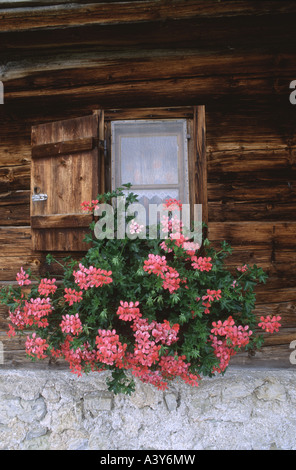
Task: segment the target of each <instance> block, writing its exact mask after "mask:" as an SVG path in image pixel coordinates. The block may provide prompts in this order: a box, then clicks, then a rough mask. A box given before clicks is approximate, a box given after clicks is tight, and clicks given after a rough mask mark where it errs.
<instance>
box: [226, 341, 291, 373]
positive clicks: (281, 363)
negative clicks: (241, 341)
mask: <svg viewBox="0 0 296 470" xmlns="http://www.w3.org/2000/svg"><path fill="white" fill-rule="evenodd" d="M291 352H292V349H289V345H278V346H263V347H262V348H261V349H260V350H259V351H255V352H254V353H253V354H249V353H248V352H247V351H246V352H241V353H238V354H237V355H236V356H233V357H232V358H231V362H230V366H229V367H230V368H231V367H233V368H237V367H239V368H241V367H249V368H258V369H259V368H265V369H266V368H270V369H276V368H281V369H283V368H287V369H293V368H295V365H293V364H291V362H290V354H291Z"/></svg>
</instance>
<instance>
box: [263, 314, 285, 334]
mask: <svg viewBox="0 0 296 470" xmlns="http://www.w3.org/2000/svg"><path fill="white" fill-rule="evenodd" d="M281 319H282V317H281V316H280V315H274V316H273V317H271V316H270V315H267V317H260V320H261V321H260V323H258V326H259V327H261V328H262V329H263V330H265V331H266V333H274V332H278V331H279V328H280V327H281V323H280V320H281Z"/></svg>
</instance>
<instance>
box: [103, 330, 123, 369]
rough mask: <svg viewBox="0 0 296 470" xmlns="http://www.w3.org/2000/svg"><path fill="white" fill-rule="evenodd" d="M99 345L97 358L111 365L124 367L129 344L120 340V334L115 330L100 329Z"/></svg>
mask: <svg viewBox="0 0 296 470" xmlns="http://www.w3.org/2000/svg"><path fill="white" fill-rule="evenodd" d="M96 346H97V359H98V360H99V361H100V362H102V363H104V364H109V365H116V367H119V368H121V367H123V357H124V355H125V350H126V348H127V345H126V344H125V343H124V344H122V343H121V341H119V336H118V334H117V333H116V331H115V330H114V329H113V330H98V336H97V337H96Z"/></svg>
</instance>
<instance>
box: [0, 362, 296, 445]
mask: <svg viewBox="0 0 296 470" xmlns="http://www.w3.org/2000/svg"><path fill="white" fill-rule="evenodd" d="M106 374H107V372H104V373H101V374H98V373H93V374H90V375H88V376H84V377H81V378H77V377H76V376H74V375H73V374H71V373H70V372H68V371H53V370H49V371H48V370H44V371H40V370H38V371H32V370H3V369H2V370H0V449H2V450H4V449H8V450H26V449H36V450H37V449H39V450H42V449H49V450H142V449H143V450H202V449H213V450H230V449H233V450H234V449H237V450H243V449H245V450H251V449H259V450H260V449H261V450H264V449H283V450H295V449H296V438H295V429H296V387H295V385H296V375H295V371H294V370H291V369H287V370H266V369H264V370H261V369H259V370H249V369H229V370H228V371H227V373H226V375H225V376H224V377H221V376H218V377H215V378H212V379H210V378H205V379H203V381H202V382H201V385H200V386H199V387H198V388H192V387H191V386H188V385H185V384H184V383H181V382H174V383H173V384H171V386H170V388H169V390H167V391H165V392H162V391H158V390H157V389H155V388H154V387H153V386H150V385H144V384H142V383H141V382H137V383H136V391H135V393H133V394H132V395H131V396H123V395H117V396H113V394H112V393H110V392H108V391H107V388H106V385H105V379H106Z"/></svg>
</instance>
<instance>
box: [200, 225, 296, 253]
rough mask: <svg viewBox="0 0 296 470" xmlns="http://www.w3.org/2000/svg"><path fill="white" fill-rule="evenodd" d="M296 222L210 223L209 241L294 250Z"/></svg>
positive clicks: (244, 246)
mask: <svg viewBox="0 0 296 470" xmlns="http://www.w3.org/2000/svg"><path fill="white" fill-rule="evenodd" d="M295 234H296V222H278V223H277V222H210V223H209V239H210V240H212V241H219V240H221V241H223V240H226V241H228V242H229V243H230V244H231V245H233V246H235V247H237V246H243V248H244V249H245V250H246V251H247V249H248V247H251V249H252V246H253V248H254V247H257V249H258V248H259V247H262V248H263V249H266V248H267V247H269V246H270V247H271V246H273V247H277V248H278V249H279V248H281V249H289V248H292V249H294V247H295Z"/></svg>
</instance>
